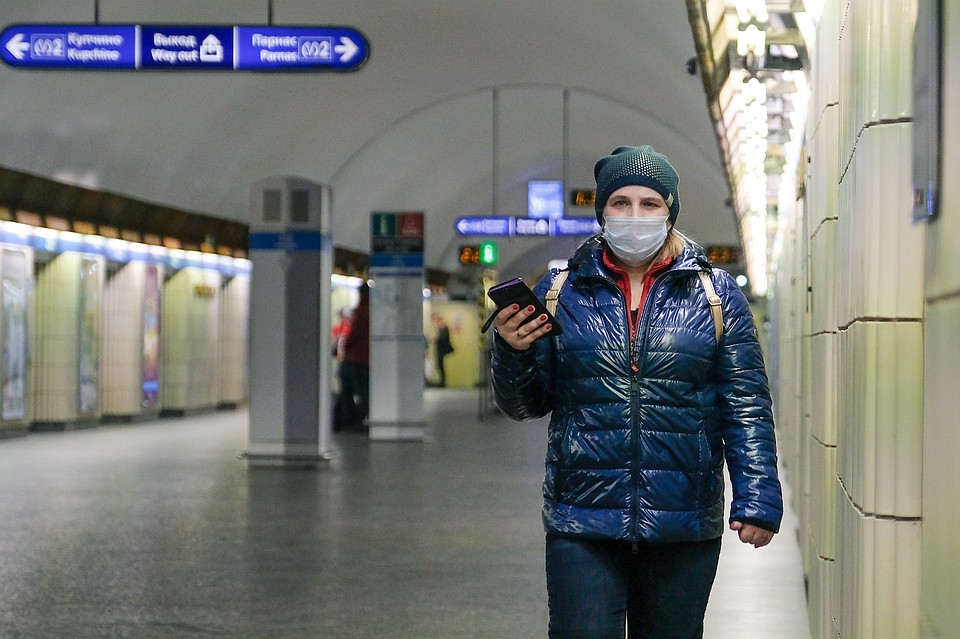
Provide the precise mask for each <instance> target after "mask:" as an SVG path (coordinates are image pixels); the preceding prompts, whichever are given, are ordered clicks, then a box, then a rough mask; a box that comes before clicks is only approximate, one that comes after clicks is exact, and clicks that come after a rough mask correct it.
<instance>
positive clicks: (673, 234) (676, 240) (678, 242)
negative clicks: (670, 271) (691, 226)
mask: <svg viewBox="0 0 960 639" xmlns="http://www.w3.org/2000/svg"><path fill="white" fill-rule="evenodd" d="M688 243H690V244H693V243H694V241H693V240H691V239H690V238H689V237H687V236H686V235H684V234H683V233H681V232H680V231H678V230H677V229H676V227H674V226H671V227H670V229H669V230H668V231H667V239H665V240H664V241H663V246H662V247H660V252H659V253H657V256H656V257H654V258H653V259H652V260H650V264H659V263H661V262H663V261H664V260H669V259H673V258H675V257H677V256H678V255H680V254H681V253H683V249H684V248H686V246H687V244H688Z"/></svg>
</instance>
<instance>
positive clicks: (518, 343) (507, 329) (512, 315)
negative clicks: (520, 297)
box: [495, 304, 553, 351]
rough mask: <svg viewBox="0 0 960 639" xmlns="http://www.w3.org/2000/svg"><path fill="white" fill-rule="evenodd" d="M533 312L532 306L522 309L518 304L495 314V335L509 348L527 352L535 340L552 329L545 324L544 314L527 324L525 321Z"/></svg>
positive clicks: (549, 325)
mask: <svg viewBox="0 0 960 639" xmlns="http://www.w3.org/2000/svg"><path fill="white" fill-rule="evenodd" d="M535 311H536V309H535V308H534V307H533V306H527V307H526V308H523V309H521V308H520V305H519V304H513V305H511V306H507V307H506V308H504V309H503V310H501V311H500V312H499V313H497V319H496V323H495V326H496V330H497V335H499V336H500V339H502V340H503V341H505V342H506V343H507V344H509V345H510V347H511V348H513V349H515V350H518V351H525V350H527V349H528V348H530V345H531V344H533V342H534V340H535V339H537V338H538V337H541V336H543V335H546V334H547V333H549V332H550V331H551V330H552V329H553V325H552V324H547V316H546V315H545V314H541V315H540V316H539V317H535V318H533V319H531V320H530V321H529V322H528V321H527V319H528V318H529V317H530V316H531V315H533V313H534V312H535Z"/></svg>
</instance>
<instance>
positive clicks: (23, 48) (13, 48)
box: [7, 33, 30, 60]
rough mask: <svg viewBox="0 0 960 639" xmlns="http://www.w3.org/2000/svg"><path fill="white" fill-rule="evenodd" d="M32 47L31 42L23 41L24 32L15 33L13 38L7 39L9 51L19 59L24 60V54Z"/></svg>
mask: <svg viewBox="0 0 960 639" xmlns="http://www.w3.org/2000/svg"><path fill="white" fill-rule="evenodd" d="M29 49H30V44H29V43H28V42H24V41H23V34H22V33H15V34H14V35H13V37H12V38H10V39H9V40H7V51H9V52H10V55H12V56H13V57H15V58H16V59H17V60H23V54H24V53H26V52H27V51H28V50H29Z"/></svg>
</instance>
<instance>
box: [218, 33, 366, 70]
mask: <svg viewBox="0 0 960 639" xmlns="http://www.w3.org/2000/svg"><path fill="white" fill-rule="evenodd" d="M236 33H237V60H236V68H237V69H251V70H261V71H263V70H269V71H277V70H284V69H287V70H297V69H300V70H316V69H318V68H319V69H330V70H334V71H352V70H354V69H356V68H358V67H359V66H360V65H362V64H363V63H364V62H365V61H366V60H367V56H368V55H369V53H370V47H369V46H368V45H367V40H366V38H364V37H363V35H362V34H361V33H360V32H359V31H357V30H356V29H350V28H348V27H237V30H236Z"/></svg>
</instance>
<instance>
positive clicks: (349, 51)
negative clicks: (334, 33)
mask: <svg viewBox="0 0 960 639" xmlns="http://www.w3.org/2000/svg"><path fill="white" fill-rule="evenodd" d="M333 50H334V51H335V52H337V53H339V54H340V62H349V61H350V58H352V57H353V56H355V55H357V51H359V50H360V47H358V46H357V45H356V43H355V42H354V41H353V40H351V39H350V38H348V37H347V36H340V44H338V45H336V46H335V47H333Z"/></svg>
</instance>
